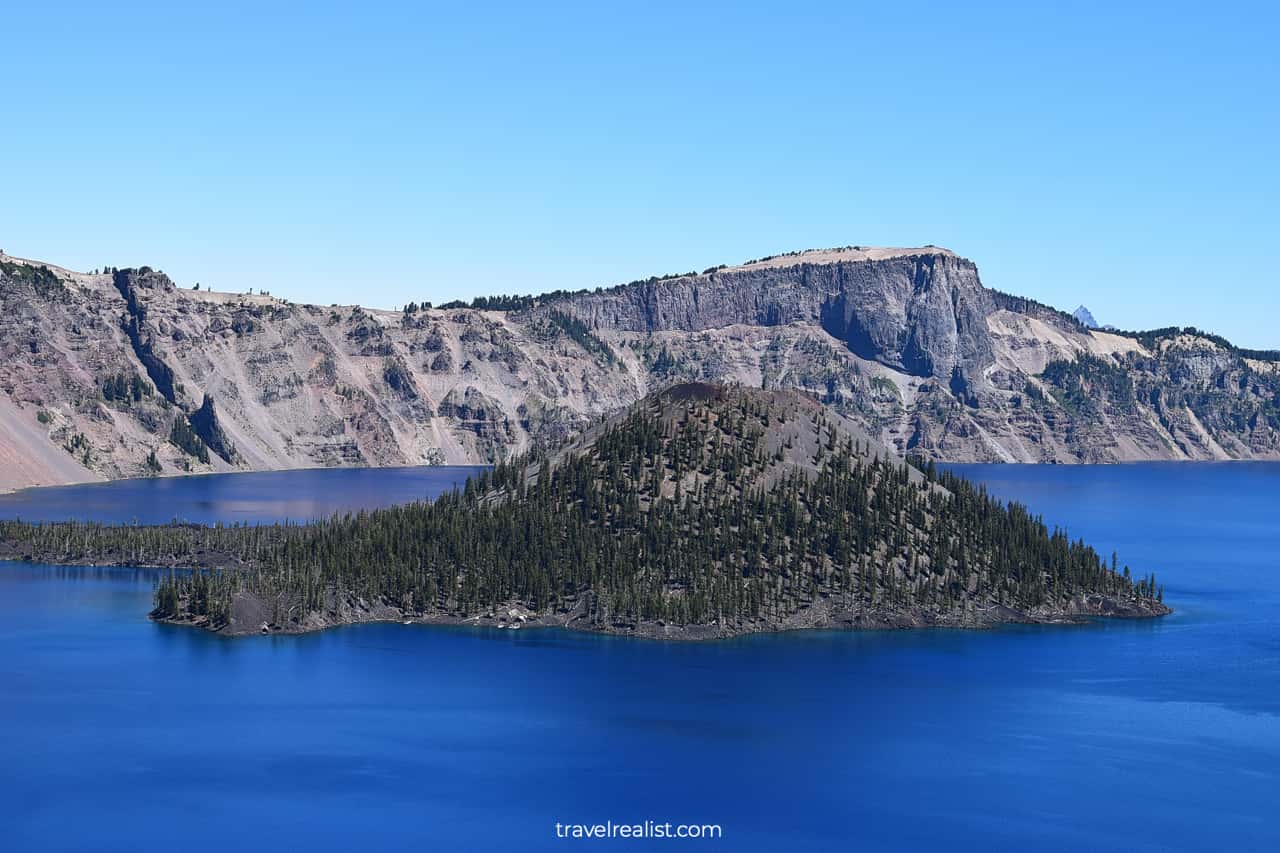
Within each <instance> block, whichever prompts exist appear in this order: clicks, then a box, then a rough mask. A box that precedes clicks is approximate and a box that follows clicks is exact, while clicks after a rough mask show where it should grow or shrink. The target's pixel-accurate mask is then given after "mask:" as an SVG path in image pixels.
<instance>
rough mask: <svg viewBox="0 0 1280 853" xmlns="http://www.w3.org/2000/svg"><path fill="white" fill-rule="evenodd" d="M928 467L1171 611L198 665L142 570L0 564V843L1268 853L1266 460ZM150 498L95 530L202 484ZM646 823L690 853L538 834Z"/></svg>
mask: <svg viewBox="0 0 1280 853" xmlns="http://www.w3.org/2000/svg"><path fill="white" fill-rule="evenodd" d="M960 470H962V471H963V472H964V473H966V474H968V475H970V476H973V477H975V478H978V479H981V480H983V481H985V482H986V483H988V484H989V486H990V488H991V489H992V490H993V491H994V492H996V493H997V494H999V495H1001V496H1004V497H1009V498H1016V499H1019V500H1022V501H1024V502H1026V503H1028V504H1029V505H1030V506H1031V507H1032V508H1033V509H1035V510H1036V511H1038V512H1041V513H1043V514H1044V515H1045V517H1046V519H1047V520H1048V521H1050V522H1057V523H1062V524H1065V525H1067V526H1069V528H1070V530H1071V531H1072V533H1073V534H1079V535H1083V536H1085V537H1086V538H1088V539H1089V540H1090V541H1091V542H1092V543H1094V544H1095V545H1096V546H1097V547H1098V548H1099V549H1100V550H1103V551H1105V552H1107V553H1109V552H1110V551H1111V549H1112V548H1116V549H1119V551H1120V553H1121V558H1122V560H1124V561H1127V562H1128V563H1130V565H1131V566H1133V568H1134V570H1135V571H1137V572H1138V573H1143V572H1147V571H1152V570H1154V571H1155V572H1157V574H1158V576H1159V579H1160V581H1161V582H1163V583H1164V584H1165V590H1166V591H1165V598H1166V601H1167V602H1169V603H1170V604H1172V605H1173V606H1174V607H1175V608H1177V612H1176V613H1175V614H1174V615H1173V616H1170V617H1167V618H1165V619H1163V620H1158V621H1147V622H1100V623H1096V624H1091V625H1088V626H1084V627H1075V628H1044V627H1036V628H1030V627H1015V628H1008V629H1002V630H996V631H985V632H958V631H911V632H875V633H863V634H843V633H828V632H822V633H805V634H792V635H783V636H767V637H751V638H745V639H739V640H733V641H727V642H719V643H712V644H703V645H683V644H665V643H658V642H653V641H644V640H629V639H625V638H608V637H597V636H589V635H581V634H572V633H566V632H561V631H554V630H540V631H532V630H525V631H500V630H467V629H447V628H424V627H416V626H415V627H406V626H401V625H366V626H357V627H351V628H344V629H340V630H335V631H330V632H326V633H322V634H315V635H310V636H304V637H249V638H242V639H236V640H227V639H223V638H219V637H215V636H211V635H208V634H204V633H201V632H198V631H194V630H190V629H183V628H176V627H171V626H161V625H154V624H151V623H150V622H148V621H147V620H146V612H147V609H148V607H149V604H150V595H151V584H152V576H151V575H150V574H149V573H147V572H138V571H133V570H123V569H117V570H113V569H66V568H54V567H47V566H32V565H21V564H12V563H9V564H0V762H2V766H3V768H4V772H3V773H2V774H0V850H3V851H46V850H49V851H52V850H119V851H131V853H132V851H146V850H166V851H171V850H174V849H181V850H186V851H204V850H209V851H215V850H216V851H227V850H262V849H267V848H272V849H281V850H295V849H296V850H308V851H344V853H345V851H352V850H365V851H382V850H415V851H418V850H421V851H434V850H447V851H452V850H460V851H468V850H497V849H511V848H512V847H513V846H514V847H517V848H519V849H533V850H571V849H592V848H597V849H624V850H625V849H633V850H647V849H671V850H679V849H718V850H732V851H826V850H830V851H863V850H867V851H871V850H1012V849H1018V850H1025V849H1035V850H1064V851H1066V850H1070V851H1080V850H1090V851H1092V850H1124V851H1134V850H1152V851H1155V850H1274V849H1280V825H1278V823H1277V818H1276V802H1277V800H1278V799H1280V797H1278V795H1280V618H1277V607H1280V515H1278V513H1280V465H1253V464H1238V465H1237V464H1232V465H1134V466H1123V467H1066V466H1053V467H1012V466H1010V467H998V466H991V467H986V466H962V467H960ZM311 474H312V472H304V473H303V474H299V475H298V476H299V477H300V478H303V479H300V480H298V481H297V482H299V483H306V482H307V481H306V479H305V478H306V477H307V476H310V475H311ZM233 476H237V477H239V476H246V475H233ZM389 476H390V477H393V478H394V477H400V476H403V475H402V474H400V473H395V474H390V475H389ZM164 482H165V483H166V490H165V493H164V495H163V497H160V498H158V499H161V500H164V501H166V505H165V507H155V506H149V505H148V506H133V507H129V508H128V512H130V513H132V514H136V515H137V516H138V517H139V518H142V519H150V518H157V517H165V518H167V517H169V516H171V515H172V514H173V512H172V510H171V509H170V507H171V506H174V505H178V504H181V505H192V504H193V503H194V504H199V503H200V502H201V501H204V500H206V499H208V495H207V490H208V489H210V488H216V489H221V488H222V487H223V486H222V485H218V484H217V483H216V481H215V479H214V478H198V479H195V480H184V481H164ZM281 483H282V488H284V489H285V491H286V492H288V491H289V488H288V483H289V479H288V478H286V479H285V480H283V481H281ZM334 485H335V486H337V487H338V489H339V491H338V492H336V493H335V494H338V495H340V496H341V495H345V496H347V498H349V499H350V500H352V501H354V502H360V501H362V500H363V499H364V498H363V497H360V496H358V495H357V496H355V497H353V494H355V493H354V492H352V491H349V490H347V489H346V488H345V484H343V483H342V482H341V478H339V479H338V480H337V481H335V482H334ZM94 488H101V487H94ZM300 488H302V487H300ZM305 488H310V486H305ZM187 489H191V490H192V491H191V492H187V491H186V490H187ZM372 492H373V493H376V494H378V495H382V494H383V490H381V489H378V488H374V489H372ZM369 493H370V492H363V493H361V494H366V495H367V494H369ZM27 494H29V495H33V500H38V493H27ZM137 499H138V500H142V499H143V498H141V497H140V498H137ZM215 506H216V502H215ZM326 506H328V505H326ZM113 512H114V511H113ZM156 513H159V515H158V516H157V515H156ZM286 514H288V515H290V516H291V517H299V516H300V515H304V514H309V513H299V512H297V511H296V510H294V509H292V508H290V510H289V511H288V512H287V513H286ZM110 517H112V518H118V517H120V516H119V515H118V513H116V514H112V515H111V516H110ZM130 517H131V516H130ZM202 517H204V518H207V517H208V516H202ZM646 819H648V820H656V821H660V822H665V821H671V822H673V823H718V824H720V825H721V826H722V827H723V838H722V839H720V840H718V841H716V840H710V841H664V842H642V841H632V840H623V839H615V840H612V841H599V840H596V841H581V840H579V841H574V840H568V839H557V838H556V837H555V823H556V822H557V821H559V822H561V823H571V822H581V823H596V822H604V821H606V820H613V821H614V822H620V821H636V822H639V821H643V820H646Z"/></svg>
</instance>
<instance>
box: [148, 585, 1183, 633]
mask: <svg viewBox="0 0 1280 853" xmlns="http://www.w3.org/2000/svg"><path fill="white" fill-rule="evenodd" d="M275 609H276V607H275V605H273V604H269V603H267V602H265V601H263V600H261V599H259V598H257V597H255V596H251V595H247V594H241V595H238V596H237V597H236V600H235V601H234V602H233V605H232V612H231V618H230V620H229V621H228V622H226V623H224V624H216V625H215V624H211V623H210V622H209V620H207V619H205V618H203V617H200V618H186V617H179V618H168V617H158V616H157V615H156V614H154V613H153V614H151V619H152V620H153V621H155V622H158V623H162V624H168V625H181V626H186V627H193V628H200V629H203V630H206V631H209V632H211V633H215V634H219V635H222V636H225V637H245V636H253V635H290V634H310V633H314V632H317V631H324V630H328V629H330V628H340V627H343V626H346V625H361V624H366V623H371V622H399V623H401V624H403V625H439V626H454V627H467V626H470V627H482V628H499V629H506V630H520V629H527V628H564V629H567V630H571V631H582V632H585V633H593V634H610V635H614V636H628V637H638V638H643V639H653V640H670V641H674V642H701V641H708V640H725V639H731V638H734V637H741V636H747V635H750V634H776V633H784V632H789V631H815V630H847V631H883V630H911V629H921V628H949V629H960V630H984V629H990V628H995V627H998V626H1000V625H1012V624H1023V625H1083V624H1086V623H1088V622H1091V621H1093V620H1095V619H1099V618H1110V619H1154V618H1159V617H1161V616H1166V615H1168V614H1170V613H1172V612H1173V608H1171V607H1168V606H1167V605H1165V604H1163V603H1161V602H1158V601H1152V600H1148V599H1139V598H1134V599H1118V598H1115V597H1112V596H1105V595H1100V594H1088V595H1083V596H1077V597H1075V598H1072V599H1070V600H1069V601H1067V602H1065V603H1063V604H1060V605H1057V606H1042V607H1037V608H1033V609H1031V610H1018V609H1015V608H1011V607H1006V606H1003V605H999V604H994V603H993V604H991V605H989V606H987V607H985V608H971V609H957V610H954V611H950V612H937V611H932V610H929V609H926V608H864V607H853V608H841V607H839V606H835V605H832V604H831V603H829V602H827V601H825V600H823V601H820V602H815V604H814V606H812V607H810V608H807V609H805V610H802V611H800V612H798V613H795V614H792V615H791V616H790V617H788V618H786V619H779V620H771V619H759V620H752V621H744V622H739V623H734V624H730V623H715V622H713V623H710V624H699V625H680V624H674V623H665V622H634V621H630V620H621V619H620V620H607V619H606V620H599V621H592V620H591V619H590V618H588V616H587V614H586V612H585V607H583V606H578V607H574V608H571V609H569V610H562V611H559V612H556V613H537V612H535V611H533V610H530V609H528V608H526V607H524V606H522V605H519V604H512V605H509V606H506V607H503V608H500V609H498V610H496V611H487V612H485V613H480V614H474V615H469V616H464V615H459V614H449V613H427V614H422V613H406V612H405V611H403V610H401V609H400V608H398V607H394V606H391V605H388V604H385V603H369V602H364V601H360V600H353V601H348V602H344V603H342V604H341V605H339V606H335V607H332V608H331V609H328V610H326V612H324V613H311V614H307V615H306V616H305V617H303V618H300V619H291V620H286V621H283V622H278V621H273V619H272V615H271V614H272V613H273V612H274V611H275Z"/></svg>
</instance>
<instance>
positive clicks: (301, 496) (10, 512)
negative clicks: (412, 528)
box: [0, 465, 485, 524]
mask: <svg viewBox="0 0 1280 853" xmlns="http://www.w3.org/2000/svg"><path fill="white" fill-rule="evenodd" d="M483 470H485V468H484V466H476V465H441V466H422V467H412V468H316V469H312V470H306V471H261V472H257V473H253V474H212V475H209V476H201V477H153V478H150V479H139V480H116V481H115V482H112V483H87V484H84V485H78V486H54V487H50V488H45V489H26V490H24V491H20V492H12V493H10V494H0V518H4V519H13V518H21V519H22V520H23V521H32V522H35V521H71V520H75V521H110V522H114V523H118V524H132V523H134V522H137V523H139V524H165V523H166V522H169V521H172V520H174V519H177V520H178V521H190V522H195V523H198V524H215V523H217V522H219V521H221V522H223V523H225V524H231V523H233V522H241V523H248V524H269V523H271V522H273V521H281V520H284V519H292V520H294V521H312V520H314V519H317V518H328V517H329V516H331V515H333V514H334V513H336V512H345V511H347V510H357V509H375V508H377V507H383V506H392V505H394V504H402V503H408V502H409V501H415V500H421V499H423V498H434V497H438V496H439V495H441V494H442V493H444V492H447V491H448V490H449V489H451V488H453V487H454V485H455V484H456V485H460V484H461V483H463V482H465V481H466V479H467V477H469V476H471V475H472V474H474V473H476V472H478V471H483Z"/></svg>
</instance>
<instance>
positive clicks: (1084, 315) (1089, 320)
mask: <svg viewBox="0 0 1280 853" xmlns="http://www.w3.org/2000/svg"><path fill="white" fill-rule="evenodd" d="M1071 316H1072V317H1075V318H1076V319H1077V320H1079V321H1080V322H1081V323H1083V324H1084V325H1085V326H1087V327H1088V328H1090V329H1096V328H1098V321H1097V320H1095V319H1094V318H1093V313H1092V312H1091V311H1090V310H1089V309H1088V308H1086V307H1084V306H1083V305H1081V306H1080V307H1079V308H1077V309H1076V310H1074V311H1072V312H1071Z"/></svg>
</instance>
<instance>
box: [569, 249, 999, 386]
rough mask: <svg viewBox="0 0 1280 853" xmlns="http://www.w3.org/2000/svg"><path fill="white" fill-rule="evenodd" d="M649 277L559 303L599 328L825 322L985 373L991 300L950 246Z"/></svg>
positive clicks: (855, 336)
mask: <svg viewBox="0 0 1280 853" xmlns="http://www.w3.org/2000/svg"><path fill="white" fill-rule="evenodd" d="M771 260H772V261H773V262H770V261H763V262H756V263H752V264H744V265H742V266H738V267H727V268H723V269H716V270H711V271H708V272H707V273H704V274H702V275H690V276H680V277H676V278H666V279H660V280H649V281H646V282H640V283H637V284H635V285H632V286H627V287H623V288H618V289H614V290H612V291H610V292H608V293H601V294H591V295H584V296H578V297H572V298H569V299H566V300H563V303H557V304H558V305H561V307H563V306H565V305H567V306H568V308H569V310H571V311H573V313H575V314H577V315H578V316H579V317H581V318H582V319H583V320H584V321H586V323H587V324H588V325H590V326H591V327H593V328H595V329H603V330H610V331H614V332H632V333H644V334H652V333H654V332H701V331H706V330H708V329H720V328H724V327H725V326H735V325H742V326H786V325H790V324H795V323H804V324H810V325H815V326H819V327H820V328H822V329H823V330H824V331H825V332H827V334H829V335H831V336H832V337H834V338H836V339H837V340H839V341H841V342H842V343H844V344H845V345H846V346H847V347H848V349H849V350H851V351H852V352H853V353H854V354H856V355H858V356H860V357H862V358H864V359H868V360H871V361H877V362H880V363H881V364H884V365H886V366H887V367H891V368H894V369H896V370H899V371H902V372H904V373H907V374H910V375H912V376H926V377H927V376H932V377H935V378H940V379H943V380H948V379H950V377H951V375H952V373H953V371H955V370H956V369H957V368H960V369H961V370H962V371H964V372H966V373H973V374H974V375H981V373H982V371H984V370H985V369H986V368H987V367H988V366H989V365H990V364H991V363H992V360H993V356H992V351H991V344H990V338H989V336H988V335H987V330H986V325H985V318H986V316H987V314H988V313H990V311H991V308H992V306H991V300H990V298H989V296H988V294H987V291H986V290H985V289H983V287H982V284H981V282H980V281H979V280H978V269H977V267H976V266H974V264H973V263H972V262H971V261H968V260H965V259H963V258H959V257H956V256H955V255H954V254H952V253H951V252H948V251H946V250H943V249H879V250H864V249H847V250H842V251H836V252H815V253H805V254H800V255H795V256H789V257H787V258H785V259H783V260H785V261H790V262H787V263H780V262H778V259H771Z"/></svg>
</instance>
